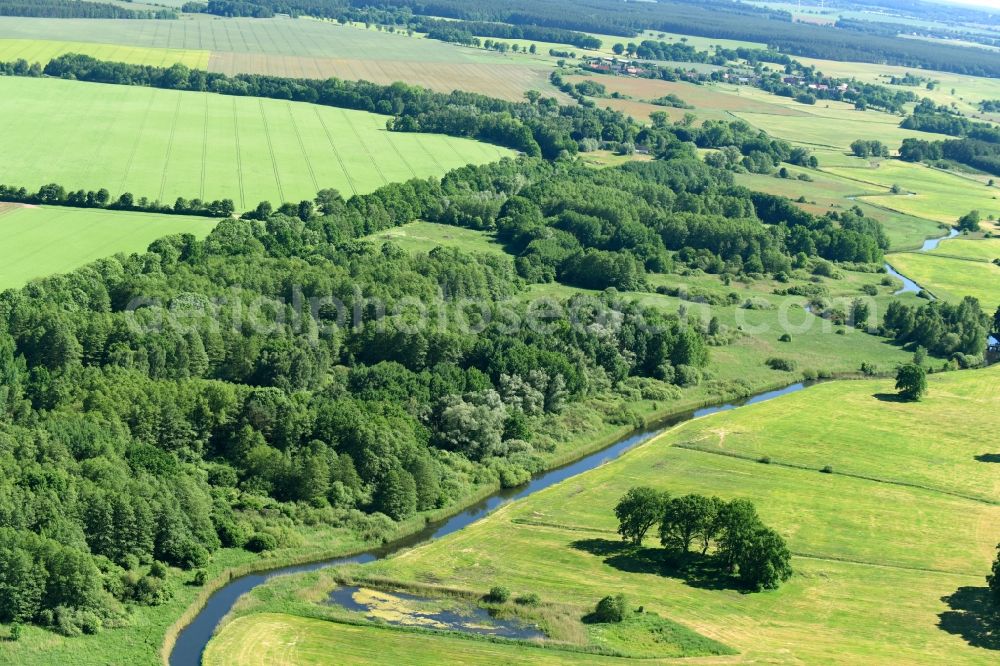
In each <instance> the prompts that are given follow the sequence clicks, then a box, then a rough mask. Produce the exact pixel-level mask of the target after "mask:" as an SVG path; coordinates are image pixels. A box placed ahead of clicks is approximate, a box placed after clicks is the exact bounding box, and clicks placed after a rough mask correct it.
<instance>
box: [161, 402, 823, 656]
mask: <svg viewBox="0 0 1000 666" xmlns="http://www.w3.org/2000/svg"><path fill="white" fill-rule="evenodd" d="M811 383H812V382H809V383H804V382H800V383H797V384H792V385H791V386H787V387H785V388H783V389H779V390H776V391H767V392H765V393H759V394H757V395H755V396H753V397H751V398H747V399H746V400H741V401H736V402H731V403H725V404H719V405H715V406H712V407H705V408H703V409H697V410H691V411H688V412H684V413H681V414H676V415H674V416H671V417H668V418H665V419H663V420H661V421H659V422H657V423H654V424H652V425H650V426H648V427H647V428H644V429H642V430H639V431H636V432H634V433H632V434H631V435H629V436H627V437H624V438H623V439H620V440H618V441H617V442H615V443H614V444H611V445H610V446H608V447H606V448H604V449H601V450H600V451H597V452H595V453H591V454H590V455H587V456H584V457H583V458H580V459H579V460H577V461H575V462H572V463H569V464H566V465H563V466H561V467H556V468H554V469H551V470H549V471H547V472H542V473H540V474H538V475H537V476H535V477H534V478H533V479H532V480H531V481H529V482H528V483H526V484H524V485H523V486H519V487H517V488H508V489H504V490H500V491H498V492H496V493H495V494H493V495H490V496H489V497H487V498H486V499H484V500H481V501H479V502H477V503H476V504H473V505H472V506H470V507H468V508H466V509H465V510H463V511H462V512H460V513H457V514H455V515H454V516H451V517H450V518H445V519H442V520H439V521H436V522H432V523H428V524H427V526H426V527H425V528H423V529H422V530H420V531H419V532H416V533H414V534H411V535H410V536H407V537H403V538H401V539H399V540H397V541H393V542H392V543H390V544H387V545H385V546H381V547H378V548H373V549H371V550H368V551H365V552H362V553H358V554H356V555H351V556H347V557H338V558H333V559H325V560H319V561H316V562H311V563H308V564H300V565H295V566H289V567H282V568H280V569H273V570H271V571H265V572H261V573H254V574H248V575H246V576H240V577H238V578H234V579H233V580H231V581H230V582H229V583H227V584H226V585H224V586H223V587H221V588H219V589H218V590H216V591H215V592H214V593H213V594H212V596H211V597H209V599H208V603H206V604H205V607H204V608H202V610H201V611H200V612H199V613H198V615H196V616H195V618H194V620H192V621H191V623H190V624H188V625H187V626H186V627H184V629H183V630H181V632H180V634H179V635H178V636H177V641H176V643H174V648H173V650H172V651H171V653H170V666H196V665H197V664H199V663H200V662H201V655H202V653H203V652H204V651H205V646H206V645H208V641H209V640H210V639H211V638H212V634H213V632H215V629H216V628H217V627H218V626H219V623H220V622H221V621H222V618H223V617H225V615H226V613H228V612H229V610H230V609H231V608H232V607H233V604H235V603H236V600H237V599H239V598H240V596H242V595H243V594H245V593H247V592H249V591H250V590H252V589H254V588H255V587H257V586H259V585H262V584H264V583H265V582H267V580H268V579H270V578H273V577H274V576H280V575H284V574H292V573H301V572H305V571H314V570H316V569H323V568H326V567H335V566H340V565H343V564H352V563H359V564H364V563H366V562H373V561H375V560H378V559H382V558H384V557H388V556H390V555H393V554H395V553H397V552H399V551H402V550H405V549H407V548H412V547H413V546H416V545H419V544H422V543H425V542H427V541H432V540H434V539H439V538H441V537H443V536H446V535H448V534H451V533H453V532H457V531H458V530H460V529H462V528H464V527H466V526H468V525H471V524H472V523H475V522H477V521H479V520H481V519H483V518H485V517H486V516H488V515H489V514H490V513H492V512H493V511H495V510H496V509H498V508H499V507H501V506H503V505H504V504H507V503H508V502H513V501H514V500H518V499H522V498H524V497H528V496H529V495H533V494H534V493H537V492H538V491H539V490H544V489H545V488H548V487H549V486H552V485H554V484H556V483H559V482H561V481H565V480H566V479H570V478H573V477H574V476H577V475H579V474H582V473H584V472H586V471H589V470H591V469H594V468H595V467H599V466H601V465H603V464H604V463H606V462H609V461H611V460H614V459H615V458H618V457H619V456H621V455H622V454H624V453H626V452H627V451H629V450H630V449H633V448H635V447H636V446H638V445H639V444H642V443H643V442H646V441H648V440H650V439H652V438H653V437H655V436H656V435H658V434H660V433H662V432H664V431H665V430H667V429H669V428H672V427H674V426H676V425H678V424H679V423H683V422H685V421H690V420H691V419H694V418H698V417H701V416H708V415H710V414H716V413H718V412H724V411H728V410H730V409H735V408H737V407H740V406H743V405H751V404H754V403H758V402H764V401H766V400H772V399H774V398H778V397H780V396H783V395H788V394H789V393H795V392H797V391H801V390H803V389H804V388H806V387H807V386H808V385H809V384H811Z"/></svg>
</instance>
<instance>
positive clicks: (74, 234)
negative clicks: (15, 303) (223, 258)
mask: <svg viewBox="0 0 1000 666" xmlns="http://www.w3.org/2000/svg"><path fill="white" fill-rule="evenodd" d="M216 222H217V220H214V219H212V218H207V217H193V216H185V215H156V214H146V213H130V212H124V211H107V210H95V209H82V208H64V207H58V206H41V207H38V206H21V205H18V204H0V235H2V236H3V239H4V242H3V243H0V290H2V289H12V288H17V287H22V286H24V285H25V284H26V283H27V282H28V281H29V280H33V279H35V278H39V277H45V276H48V275H52V274H54V273H66V272H69V271H71V270H73V269H75V268H79V267H80V266H83V265H85V264H88V263H90V262H92V261H95V260H97V259H100V258H102V257H109V256H111V255H113V254H117V253H119V252H125V253H132V252H144V251H145V250H146V248H147V247H149V244H150V243H151V242H153V241H154V240H156V239H157V238H162V237H163V236H167V235H170V234H180V233H189V234H194V235H195V236H197V237H199V238H204V237H205V236H207V235H208V232H210V231H211V230H212V228H213V227H214V226H215V224H216Z"/></svg>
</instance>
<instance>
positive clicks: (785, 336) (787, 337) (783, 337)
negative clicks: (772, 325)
mask: <svg viewBox="0 0 1000 666" xmlns="http://www.w3.org/2000/svg"><path fill="white" fill-rule="evenodd" d="M791 341H792V336H790V335H789V334H788V333H782V334H781V337H780V338H778V342H791Z"/></svg>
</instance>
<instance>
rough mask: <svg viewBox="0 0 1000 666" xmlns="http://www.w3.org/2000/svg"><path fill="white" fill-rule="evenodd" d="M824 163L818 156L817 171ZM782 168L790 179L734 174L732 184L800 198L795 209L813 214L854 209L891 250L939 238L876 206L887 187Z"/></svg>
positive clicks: (925, 226) (915, 221)
mask: <svg viewBox="0 0 1000 666" xmlns="http://www.w3.org/2000/svg"><path fill="white" fill-rule="evenodd" d="M825 164H826V157H825V156H820V165H821V168H822V167H823V165H825ZM786 168H787V169H788V172H789V174H790V175H791V178H776V177H774V176H766V175H760V174H751V173H745V174H737V176H736V182H737V184H739V185H743V186H745V187H748V188H750V189H753V190H757V191H759V192H768V193H770V194H777V195H780V196H783V197H788V198H789V199H792V200H793V201H794V200H797V199H798V198H799V197H800V196H804V197H805V198H806V203H801V204H799V206H800V207H801V208H803V209H804V210H807V211H809V212H810V213H813V214H816V215H823V214H825V213H827V212H830V211H843V210H847V209H849V208H852V207H854V206H858V207H859V208H861V210H862V211H864V213H865V215H868V216H869V217H871V218H873V219H876V220H879V221H880V222H882V223H883V225H884V227H885V232H886V234H887V235H888V236H889V241H890V243H891V244H892V245H891V249H893V250H910V249H916V248H919V247H920V246H921V245H922V244H923V242H924V240H926V239H927V238H933V237H935V236H941V235H943V232H942V231H941V230H940V226H939V225H938V224H937V223H935V222H931V221H930V220H925V219H921V218H918V217H913V216H911V215H904V214H902V213H898V212H896V211H893V210H890V209H888V208H884V207H882V206H881V204H880V203H879V202H880V201H882V198H885V197H888V196H891V195H890V194H889V189H888V188H885V187H882V186H879V185H871V184H868V183H859V182H857V181H852V180H848V179H847V178H843V177H841V176H836V175H833V174H831V173H828V172H827V171H817V170H815V169H803V168H801V167H786ZM800 174H806V175H808V176H809V177H810V178H812V182H803V181H800V180H798V179H797V177H798V176H799V175H800ZM859 196H864V197H865V200H864V201H857V200H853V199H850V198H849V197H859ZM879 197H882V198H879Z"/></svg>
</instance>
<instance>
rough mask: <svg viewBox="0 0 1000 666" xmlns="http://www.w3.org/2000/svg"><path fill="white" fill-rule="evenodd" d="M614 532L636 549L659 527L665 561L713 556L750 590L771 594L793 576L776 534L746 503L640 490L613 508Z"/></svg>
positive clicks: (637, 488)
mask: <svg viewBox="0 0 1000 666" xmlns="http://www.w3.org/2000/svg"><path fill="white" fill-rule="evenodd" d="M615 516H616V517H617V518H618V533H619V534H621V536H622V539H624V540H625V541H628V542H629V543H631V544H633V545H634V546H636V547H639V546H642V543H643V539H645V537H646V533H647V532H649V530H650V529H652V528H653V527H654V526H657V525H658V526H659V538H660V544H661V545H662V546H663V547H664V549H665V551H666V553H665V554H666V556H668V557H677V556H681V557H686V556H688V554H689V553H690V552H691V549H692V548H694V549H695V550H696V551H699V552H700V553H701V555H702V556H706V555H707V554H708V552H709V550H710V549H712V548H713V547H714V552H713V554H712V557H713V558H714V559H716V560H717V561H718V563H719V564H720V565H721V567H722V569H723V570H725V571H727V572H729V573H730V574H732V575H734V576H735V578H736V580H737V581H738V582H739V584H740V585H741V586H742V587H744V588H746V589H750V590H755V591H761V590H765V589H775V588H777V587H778V586H779V585H781V583H783V582H785V581H786V580H788V579H789V578H790V577H791V575H792V568H791V553H790V552H789V550H788V547H787V546H786V545H785V540H784V539H783V538H782V537H781V535H780V534H778V533H777V532H775V531H774V530H772V529H771V528H769V527H767V526H766V525H764V524H763V522H761V520H760V517H759V516H758V515H757V509H756V508H755V507H754V505H753V503H752V502H750V501H748V500H745V499H735V500H731V501H728V502H726V501H723V500H721V499H719V498H718V497H706V496H704V495H696V494H690V495H683V496H680V497H672V496H671V495H670V494H669V493H667V492H665V491H659V490H656V489H653V488H649V487H645V486H638V487H635V488H632V489H631V490H629V491H628V492H627V493H626V494H625V495H624V496H623V497H622V498H621V500H619V502H618V504H617V505H616V506H615Z"/></svg>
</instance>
